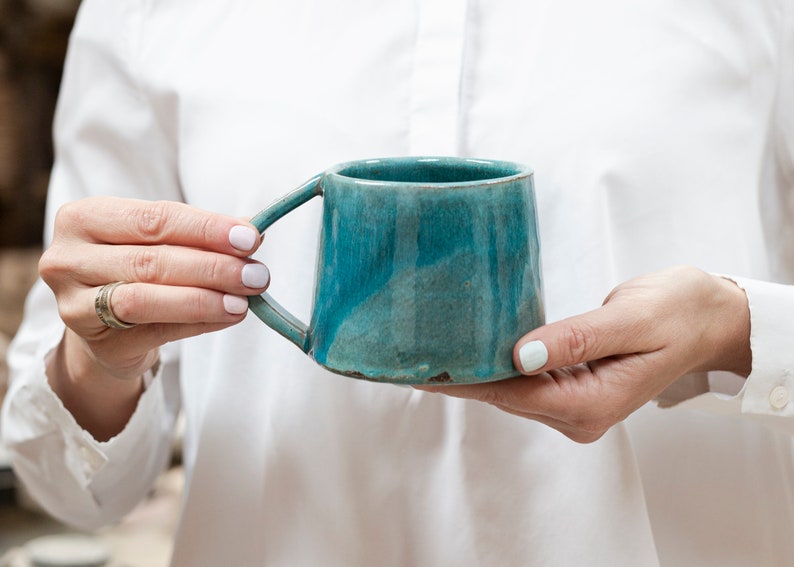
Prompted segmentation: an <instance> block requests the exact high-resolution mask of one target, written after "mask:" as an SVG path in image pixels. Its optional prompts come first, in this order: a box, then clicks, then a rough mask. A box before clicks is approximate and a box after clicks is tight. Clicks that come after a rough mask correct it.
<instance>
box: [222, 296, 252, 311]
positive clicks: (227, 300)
mask: <svg viewBox="0 0 794 567" xmlns="http://www.w3.org/2000/svg"><path fill="white" fill-rule="evenodd" d="M223 308H224V309H226V313H230V314H232V315H240V314H242V313H245V312H246V311H247V310H248V300H247V299H246V298H245V297H240V296H239V295H229V294H228V293H227V294H226V295H224V296H223Z"/></svg>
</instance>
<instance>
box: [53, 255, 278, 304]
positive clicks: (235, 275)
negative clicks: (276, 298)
mask: <svg viewBox="0 0 794 567" xmlns="http://www.w3.org/2000/svg"><path fill="white" fill-rule="evenodd" d="M69 256H70V257H80V258H81V261H80V262H79V263H75V262H73V261H71V259H70V257H66V255H59V254H54V255H49V256H48V259H47V262H46V263H45V265H43V266H42V267H41V271H42V272H43V274H42V275H43V277H44V278H45V281H46V280H47V279H57V278H52V277H48V276H49V273H50V272H60V273H63V274H68V277H69V280H70V281H73V282H78V283H80V284H82V285H86V286H98V285H104V284H106V283H108V282H112V281H128V282H139V283H157V284H165V285H171V286H186V287H203V288H207V289H215V290H218V291H224V292H227V293H233V294H238V295H254V294H259V293H262V292H263V291H264V290H265V289H266V288H267V286H268V284H269V283H270V272H269V271H268V269H267V267H266V266H264V265H263V264H261V263H260V262H256V261H254V260H248V259H243V258H238V257H235V256H230V255H228V254H220V253H217V252H207V251H204V250H198V249H195V248H184V247H180V246H130V245H114V246H108V245H96V244H82V245H79V246H77V247H75V248H73V249H72V252H71V254H70V255H69Z"/></svg>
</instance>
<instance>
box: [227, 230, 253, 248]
mask: <svg viewBox="0 0 794 567" xmlns="http://www.w3.org/2000/svg"><path fill="white" fill-rule="evenodd" d="M258 239H259V235H258V234H257V233H256V231H255V230H254V229H252V228H250V227H247V226H235V227H232V229H231V230H230V231H229V244H231V245H232V246H234V247H235V248H237V249H238V250H242V251H243V252H248V251H249V250H251V249H252V248H253V247H254V244H256V241H257V240H258Z"/></svg>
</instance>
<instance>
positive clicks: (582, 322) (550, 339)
mask: <svg viewBox="0 0 794 567" xmlns="http://www.w3.org/2000/svg"><path fill="white" fill-rule="evenodd" d="M639 327H640V324H639V320H638V318H637V317H636V314H635V315H634V317H632V314H631V312H626V310H625V309H623V308H621V307H620V306H618V305H617V304H610V303H607V304H605V305H604V306H602V307H600V308H598V309H595V310H593V311H589V312H587V313H584V314H582V315H577V316H575V317H569V318H568V319H563V320H562V321H558V322H556V323H551V324H549V325H545V326H543V327H539V328H537V329H535V330H533V331H532V332H530V333H528V334H526V335H524V336H523V337H522V338H521V339H519V340H518V342H517V343H516V345H515V348H514V349H513V364H514V365H515V367H516V369H518V370H519V371H520V372H521V373H523V374H540V373H541V372H545V371H548V370H552V369H554V368H562V367H565V366H574V365H576V364H580V363H583V362H590V361H593V360H598V359H601V358H605V357H608V356H615V355H620V354H631V353H635V352H641V351H643V350H645V349H644V348H643V347H647V345H644V344H643V341H645V342H647V339H645V337H646V336H647V334H646V333H645V332H642V331H641V330H640V329H639Z"/></svg>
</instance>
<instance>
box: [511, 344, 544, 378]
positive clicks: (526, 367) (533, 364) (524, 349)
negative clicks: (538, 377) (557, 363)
mask: <svg viewBox="0 0 794 567" xmlns="http://www.w3.org/2000/svg"><path fill="white" fill-rule="evenodd" d="M518 359H519V360H520V361H521V369H522V370H523V372H533V371H535V370H537V369H538V368H542V367H543V366H544V365H545V364H546V363H547V362H548V361H549V351H548V350H546V345H544V344H543V343H542V342H540V341H530V342H528V343H526V344H524V345H522V346H521V348H520V349H518Z"/></svg>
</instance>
